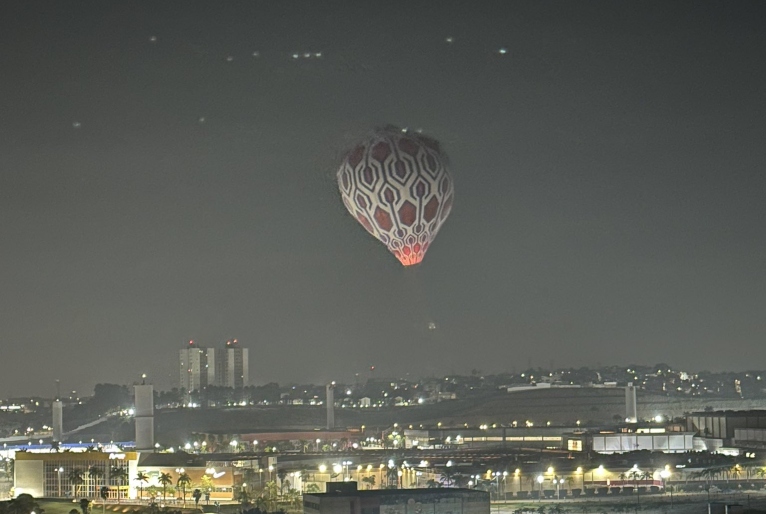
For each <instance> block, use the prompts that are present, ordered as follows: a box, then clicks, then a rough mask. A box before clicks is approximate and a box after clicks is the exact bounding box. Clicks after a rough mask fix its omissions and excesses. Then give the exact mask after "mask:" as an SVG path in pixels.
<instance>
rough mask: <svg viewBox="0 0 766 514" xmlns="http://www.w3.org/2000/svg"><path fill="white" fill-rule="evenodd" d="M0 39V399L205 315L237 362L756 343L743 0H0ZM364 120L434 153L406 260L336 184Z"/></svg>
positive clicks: (615, 360)
mask: <svg viewBox="0 0 766 514" xmlns="http://www.w3.org/2000/svg"><path fill="white" fill-rule="evenodd" d="M153 37H156V41H152V38H153ZM448 37H452V38H454V40H453V42H452V43H448V42H446V38H448ZM500 48H506V49H507V53H506V54H504V55H501V54H500V53H499V52H498V50H499V49H500ZM0 49H2V50H1V51H0V219H1V220H2V225H0V238H1V241H2V244H0V265H1V267H0V291H1V293H0V349H1V350H0V351H1V352H2V355H1V356H0V360H1V361H2V363H3V365H2V372H1V373H0V396H8V395H21V394H33V393H39V394H50V395H52V394H53V391H54V389H53V383H54V380H55V379H57V378H59V379H61V380H62V387H64V388H65V389H78V390H83V391H86V390H87V391H90V390H92V385H93V384H94V383H96V382H106V381H108V382H130V381H133V380H134V379H135V378H137V377H138V375H139V374H140V373H141V372H143V371H146V372H147V373H149V375H150V377H151V378H152V379H153V380H154V382H155V384H157V385H158V386H160V387H163V388H164V387H170V386H173V385H176V384H177V380H178V378H177V376H178V357H177V350H178V348H180V347H181V346H182V344H183V342H184V341H185V340H188V339H194V340H197V341H200V342H202V343H207V344H220V343H222V342H223V341H224V340H226V339H227V338H232V337H236V338H238V339H239V340H240V341H241V342H242V343H243V344H244V345H246V346H248V347H249V348H251V363H250V374H251V380H252V381H253V382H255V383H263V382H267V381H273V380H276V381H280V382H287V381H293V380H305V381H321V380H330V379H334V378H338V379H341V380H343V379H349V378H351V377H353V374H354V373H356V372H359V373H362V376H364V375H365V373H366V371H365V370H366V369H367V368H368V367H369V366H370V365H372V364H374V365H376V366H377V370H378V371H377V373H378V374H379V375H380V376H385V375H403V374H404V373H408V372H409V373H411V374H413V375H416V376H421V375H430V374H442V373H449V372H452V371H455V372H467V371H470V370H471V369H472V368H476V369H480V370H482V371H483V372H487V373H488V372H496V371H500V370H512V369H514V368H515V369H517V370H520V369H522V368H524V367H526V366H527V365H528V364H532V365H534V366H538V365H539V366H547V365H549V364H550V362H551V361H553V363H554V365H556V366H565V365H576V366H579V365H587V364H596V363H598V362H600V363H603V364H628V363H633V362H635V363H647V364H650V363H655V362H659V361H667V362H669V363H671V364H673V365H675V366H679V367H684V368H689V369H744V368H757V367H760V368H763V367H764V365H763V363H764V359H766V344H764V342H766V341H764V335H765V334H766V265H765V263H766V231H765V230H764V221H765V220H766V207H765V206H764V203H765V196H766V194H765V193H766V178H765V177H764V172H765V170H766V144H765V142H766V94H765V91H766V90H765V89H764V82H765V80H764V79H766V71H765V70H766V65H764V62H765V58H766V3H763V2H757V1H753V2H703V1H695V2H681V1H675V2H668V1H666V0H662V1H658V2H614V1H606V2H596V1H587V2H570V1H562V2H545V1H538V0H535V1H529V2H488V1H484V2H481V1H467V0H466V1H462V2H449V1H444V0H438V1H437V0H432V1H420V2H411V1H407V2H404V1H401V2H394V1H382V0H381V1H377V2H364V1H355V0H348V1H345V2H341V1H315V2H306V1H290V2H285V1H273V2H255V1H249V2H214V1H212V0H211V1H208V2H181V1H177V2H156V1H148V0H147V1H142V2H101V1H99V2H67V1H57V2H28V1H18V2H11V1H4V2H2V5H0ZM253 52H258V53H259V54H258V56H257V57H255V56H253ZM295 52H298V53H300V54H303V53H304V52H311V53H316V52H321V54H322V55H321V58H316V57H312V58H310V59H305V58H302V57H301V58H300V59H293V58H292V54H293V53H295ZM229 57H231V59H228V58H229ZM200 118H204V122H201V121H200ZM388 123H392V124H397V125H400V126H407V127H411V128H422V129H423V131H424V132H425V133H427V134H429V135H431V136H433V137H435V138H437V139H439V140H440V141H441V142H442V144H443V147H444V149H445V150H446V151H447V153H448V154H449V155H450V159H451V164H452V172H453V176H454V179H455V189H456V200H455V205H454V208H453V210H452V214H451V216H450V218H449V219H448V220H447V222H446V223H445V225H444V227H443V228H442V230H441V232H440V233H439V236H438V237H437V239H436V241H435V243H434V244H433V245H432V246H431V248H430V250H429V252H428V255H427V257H426V259H425V261H424V263H423V264H422V265H421V266H420V267H419V268H418V269H417V270H412V269H404V268H402V267H401V265H400V264H399V263H398V262H397V260H396V259H395V258H394V257H393V256H392V255H390V254H389V253H388V252H387V251H386V249H385V247H384V246H383V245H382V244H380V243H379V242H377V241H375V240H374V239H373V238H372V237H371V236H369V235H368V234H367V233H366V232H365V231H364V229H363V228H362V227H361V226H359V225H358V224H357V223H356V221H355V220H354V219H352V218H351V217H350V216H349V215H348V213H347V212H346V211H345V209H344V207H343V206H342V204H341V202H340V197H339V194H338V192H337V186H336V184H335V182H334V174H335V168H336V166H337V164H338V162H339V160H340V158H341V156H342V154H343V152H344V150H346V149H348V148H349V147H350V145H351V144H352V142H353V140H354V139H355V138H356V137H358V136H360V135H363V134H364V133H366V132H367V131H368V130H369V129H371V128H372V127H374V126H376V125H383V124H388ZM429 322H434V323H436V326H437V329H436V330H432V331H429V330H428V323H429Z"/></svg>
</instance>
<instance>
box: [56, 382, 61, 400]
mask: <svg viewBox="0 0 766 514" xmlns="http://www.w3.org/2000/svg"><path fill="white" fill-rule="evenodd" d="M60 399H61V380H59V379H58V378H57V379H56V400H60Z"/></svg>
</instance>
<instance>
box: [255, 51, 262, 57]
mask: <svg viewBox="0 0 766 514" xmlns="http://www.w3.org/2000/svg"><path fill="white" fill-rule="evenodd" d="M260 56H261V54H260V52H253V57H260Z"/></svg>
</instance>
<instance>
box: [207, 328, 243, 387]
mask: <svg viewBox="0 0 766 514" xmlns="http://www.w3.org/2000/svg"><path fill="white" fill-rule="evenodd" d="M215 358H216V362H217V364H216V368H215V369H216V372H217V373H219V374H218V375H217V376H216V380H217V384H218V385H222V386H225V387H232V388H234V389H241V388H243V387H245V386H246V385H249V384H250V365H249V358H250V356H249V352H248V349H247V348H243V347H241V346H240V345H239V343H238V342H237V340H236V339H232V340H231V341H226V345H225V347H224V348H222V349H219V350H217V351H216V357H215ZM221 365H222V366H221Z"/></svg>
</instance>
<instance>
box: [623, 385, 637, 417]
mask: <svg viewBox="0 0 766 514" xmlns="http://www.w3.org/2000/svg"><path fill="white" fill-rule="evenodd" d="M625 421H626V422H627V423H636V422H638V402H637V401H636V386H634V385H633V382H629V383H628V386H627V387H626V388H625Z"/></svg>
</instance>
